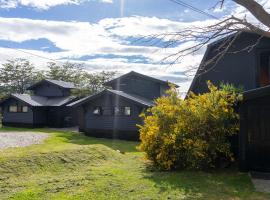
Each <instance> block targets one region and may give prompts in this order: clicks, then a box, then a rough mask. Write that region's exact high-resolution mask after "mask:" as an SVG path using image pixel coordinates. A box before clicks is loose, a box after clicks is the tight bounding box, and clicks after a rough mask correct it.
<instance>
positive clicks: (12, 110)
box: [8, 106, 18, 113]
mask: <svg viewBox="0 0 270 200" xmlns="http://www.w3.org/2000/svg"><path fill="white" fill-rule="evenodd" d="M8 111H9V112H13V113H14V112H18V107H17V106H9V108H8Z"/></svg>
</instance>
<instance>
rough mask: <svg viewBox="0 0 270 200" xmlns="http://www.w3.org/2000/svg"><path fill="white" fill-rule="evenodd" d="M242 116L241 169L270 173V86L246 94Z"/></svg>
mask: <svg viewBox="0 0 270 200" xmlns="http://www.w3.org/2000/svg"><path fill="white" fill-rule="evenodd" d="M240 116H241V118H240V137H239V138H240V140H239V145H240V146H239V147H240V151H239V152H240V155H239V161H240V168H241V169H242V170H252V171H262V172H270V118H269V116H270V86H265V87H261V88H258V89H254V90H250V91H246V92H244V94H243V102H242V105H241V108H240Z"/></svg>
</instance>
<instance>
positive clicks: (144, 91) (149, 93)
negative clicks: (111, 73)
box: [112, 76, 164, 99]
mask: <svg viewBox="0 0 270 200" xmlns="http://www.w3.org/2000/svg"><path fill="white" fill-rule="evenodd" d="M160 85H161V84H160V83H157V82H154V81H151V80H148V79H144V78H141V77H138V76H126V77H124V78H122V79H119V81H118V82H117V83H115V84H113V85H112V88H113V89H114V90H121V91H123V92H126V93H130V94H136V95H139V96H142V97H145V98H147V99H155V98H158V97H160V95H161V92H162V91H163V90H164V89H163V88H162V89H161V88H160ZM162 93H163V92H162Z"/></svg>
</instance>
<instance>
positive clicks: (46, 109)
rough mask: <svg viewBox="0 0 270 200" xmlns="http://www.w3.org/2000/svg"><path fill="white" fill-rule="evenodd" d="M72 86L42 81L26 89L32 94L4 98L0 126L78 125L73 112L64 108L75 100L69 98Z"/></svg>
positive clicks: (61, 82) (71, 84) (59, 82)
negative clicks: (0, 124) (0, 123)
mask: <svg viewBox="0 0 270 200" xmlns="http://www.w3.org/2000/svg"><path fill="white" fill-rule="evenodd" d="M74 88H75V87H74V84H73V83H68V82H64V81H57V80H50V79H45V80H42V81H40V82H38V83H36V84H34V85H32V86H31V87H29V88H28V90H31V91H32V94H31V95H30V94H11V95H10V96H9V97H8V98H6V99H4V100H3V101H2V102H1V103H0V106H1V108H2V123H3V125H4V126H16V127H45V126H46V127H71V126H76V125H77V117H76V112H75V111H74V110H73V109H72V108H71V107H67V106H66V105H67V104H69V103H71V102H73V101H75V100H77V98H76V97H73V96H71V95H70V90H71V89H74Z"/></svg>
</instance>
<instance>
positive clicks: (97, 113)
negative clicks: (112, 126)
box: [93, 106, 102, 115]
mask: <svg viewBox="0 0 270 200" xmlns="http://www.w3.org/2000/svg"><path fill="white" fill-rule="evenodd" d="M93 114H94V115H101V114H102V110H101V107H100V106H96V107H95V108H94V110H93Z"/></svg>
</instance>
